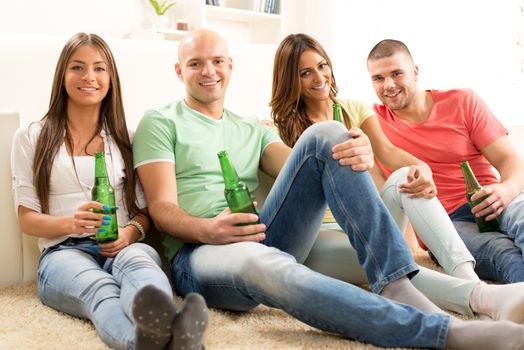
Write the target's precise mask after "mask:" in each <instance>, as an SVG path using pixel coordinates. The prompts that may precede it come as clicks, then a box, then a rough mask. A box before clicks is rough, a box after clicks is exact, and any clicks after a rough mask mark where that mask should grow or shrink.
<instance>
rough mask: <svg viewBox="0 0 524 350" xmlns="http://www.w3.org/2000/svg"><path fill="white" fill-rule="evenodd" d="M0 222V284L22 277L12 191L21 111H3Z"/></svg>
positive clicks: (21, 256)
mask: <svg viewBox="0 0 524 350" xmlns="http://www.w3.org/2000/svg"><path fill="white" fill-rule="evenodd" d="M0 124H1V125H2V127H1V128H0V164H3V166H2V167H0V193H2V196H0V222H1V223H2V244H0V266H2V268H1V269H0V286H7V285H11V284H15V283H19V282H22V280H23V268H24V265H23V253H22V234H21V233H20V228H19V226H18V221H17V217H16V214H15V209H14V206H13V197H12V192H11V166H10V164H11V160H10V159H11V142H12V140H13V135H14V133H15V131H16V129H17V128H18V127H19V125H20V117H19V115H18V113H12V112H0Z"/></svg>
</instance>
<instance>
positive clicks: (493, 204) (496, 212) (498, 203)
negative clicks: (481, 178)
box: [471, 183, 518, 221]
mask: <svg viewBox="0 0 524 350" xmlns="http://www.w3.org/2000/svg"><path fill="white" fill-rule="evenodd" d="M517 194H518V193H517V192H516V191H515V190H514V189H513V188H511V187H510V186H508V185H506V184H503V183H498V184H493V185H486V186H484V187H483V188H482V189H481V190H480V191H478V192H477V193H475V194H474V195H473V196H471V200H473V201H475V200H477V199H480V198H482V197H484V196H487V197H486V198H485V199H484V200H483V201H482V202H480V203H479V204H477V205H476V206H474V207H473V208H472V209H471V212H472V213H473V215H475V216H476V217H482V216H484V215H488V214H489V215H488V216H486V220H488V221H489V220H493V219H495V218H496V217H498V216H500V214H502V212H503V211H504V209H506V207H507V206H508V205H509V203H511V201H512V200H513V199H514V198H515V197H516V196H517Z"/></svg>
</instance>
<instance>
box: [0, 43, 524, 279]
mask: <svg viewBox="0 0 524 350" xmlns="http://www.w3.org/2000/svg"><path fill="white" fill-rule="evenodd" d="M66 40H67V38H66V37H50V36H13V35H0V52H2V55H0V67H2V69H3V70H2V84H0V97H1V98H0V123H1V125H2V127H1V128H0V162H1V164H3V166H2V167H0V191H1V193H3V195H2V196H1V197H0V222H1V223H2V226H3V227H4V229H3V230H2V240H1V244H0V266H1V269H0V286H6V285H12V284H16V283H22V282H29V281H33V280H34V279H35V276H36V266H37V261H38V256H39V252H38V249H37V246H36V239H35V238H34V237H29V236H27V235H23V234H22V233H21V232H20V229H19V228H18V222H17V218H16V215H15V211H14V210H15V208H14V205H13V202H12V197H11V174H10V169H9V164H10V161H9V158H10V148H11V140H12V135H13V133H14V131H15V130H16V128H17V127H18V126H20V125H27V124H28V123H30V122H31V121H34V120H37V119H40V118H41V117H42V116H43V115H44V113H45V112H46V108H47V105H48V103H49V94H50V89H51V82H52V78H53V73H54V69H55V65H56V61H57V59H58V55H59V53H60V50H61V48H62V47H63V45H64V43H65V42H66ZM108 42H109V44H110V46H111V48H112V50H113V53H114V55H115V58H116V61H117V65H118V70H119V73H120V78H121V82H122V87H123V98H124V104H125V110H126V116H127V120H128V126H129V127H130V128H131V129H134V128H135V127H136V125H137V123H138V121H139V120H140V118H141V116H142V114H143V112H144V111H145V110H146V109H148V108H151V107H154V106H159V105H162V104H165V103H168V102H170V101H172V100H174V99H179V98H182V97H183V96H184V87H183V85H182V83H180V82H178V79H177V78H176V75H175V73H174V69H173V65H174V62H175V61H176V54H177V43H176V42H172V41H137V40H122V39H112V40H111V39H110V40H108ZM274 50H275V47H274V46H272V45H253V44H244V45H238V46H235V45H232V46H230V54H231V56H232V57H233V62H234V72H233V76H232V79H231V83H230V87H229V89H228V96H227V99H226V101H227V103H226V106H227V107H228V108H230V109H231V110H233V111H235V112H238V113H240V114H245V115H258V116H259V117H268V112H269V109H268V106H267V103H268V101H269V97H270V92H271V73H272V65H273V55H274ZM511 131H512V134H511V135H512V137H513V138H514V140H515V142H517V143H519V149H520V150H524V126H512V127H511ZM513 131H514V132H513ZM263 185H264V186H261V188H267V186H268V185H269V184H268V181H267V179H264V181H263ZM259 193H263V191H262V192H259ZM346 249H347V238H345V237H343V236H342V235H336V234H334V233H333V232H323V233H322V234H321V237H320V239H319V240H317V243H316V245H315V247H314V250H313V251H312V252H311V254H310V256H309V257H308V260H307V261H306V264H307V265H308V266H310V267H312V268H314V269H316V270H318V271H320V272H329V274H330V275H332V276H334V277H339V278H342V279H344V276H345V275H344V274H343V271H342V269H341V271H332V270H331V271H327V270H326V268H327V266H328V264H327V261H326V258H328V257H330V258H336V257H341V256H342V257H343V259H344V261H341V262H340V266H344V265H345V266H346V267H347V266H348V259H353V260H354V259H356V258H355V256H347V254H346V253H344V254H336V253H335V254H333V252H334V251H335V250H339V251H344V252H345V251H346ZM328 251H329V252H328ZM350 265H351V264H350ZM344 272H345V273H346V276H347V274H348V273H350V274H351V273H352V272H349V271H347V270H345V271H344ZM362 278H364V277H363V276H362ZM354 280H355V279H354Z"/></svg>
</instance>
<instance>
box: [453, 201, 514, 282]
mask: <svg viewBox="0 0 524 350" xmlns="http://www.w3.org/2000/svg"><path fill="white" fill-rule="evenodd" d="M450 217H451V220H452V221H453V225H455V228H456V229H457V232H458V233H459V235H460V237H461V238H462V240H463V241H464V243H465V244H466V247H468V249H469V251H470V252H471V254H473V257H474V258H475V260H476V261H477V264H476V265H475V271H476V272H477V274H478V275H479V277H480V278H482V279H487V280H493V281H498V282H501V283H515V282H522V281H524V260H523V253H522V252H523V249H522V248H523V247H524V193H521V194H519V195H518V196H517V197H516V198H515V199H514V200H513V201H512V202H511V203H510V205H509V206H508V207H506V209H505V210H504V211H503V212H502V215H501V216H500V217H499V219H498V220H499V224H500V229H501V231H502V232H483V233H480V232H479V229H478V226H477V224H476V223H475V218H474V217H473V214H472V213H471V208H470V207H469V205H468V204H467V203H466V204H464V205H463V206H461V207H460V208H458V209H457V210H455V211H454V212H453V213H451V214H450Z"/></svg>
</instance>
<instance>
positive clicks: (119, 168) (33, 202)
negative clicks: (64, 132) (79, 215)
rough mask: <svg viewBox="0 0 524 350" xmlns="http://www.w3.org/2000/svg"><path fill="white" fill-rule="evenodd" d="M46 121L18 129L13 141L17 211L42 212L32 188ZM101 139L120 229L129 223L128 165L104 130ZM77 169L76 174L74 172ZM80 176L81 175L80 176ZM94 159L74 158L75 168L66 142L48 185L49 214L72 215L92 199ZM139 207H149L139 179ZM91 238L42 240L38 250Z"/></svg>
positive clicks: (57, 158)
mask: <svg viewBox="0 0 524 350" xmlns="http://www.w3.org/2000/svg"><path fill="white" fill-rule="evenodd" d="M42 125H43V122H42V121H40V122H36V123H33V124H30V125H29V126H27V127H21V128H19V129H18V130H17V131H16V133H15V135H14V138H13V144H12V150H11V172H12V180H13V183H12V191H13V198H14V203H15V212H16V213H18V207H19V206H20V205H21V206H24V207H26V208H29V209H32V210H34V211H36V212H42V208H41V206H40V201H39V200H38V196H37V194H36V189H35V187H34V185H33V160H34V155H35V147H36V142H37V140H38V135H39V134H40V131H41V129H42ZM100 136H101V137H102V139H103V141H104V152H105V159H106V168H107V175H108V177H109V182H110V183H111V185H112V186H113V188H114V189H115V199H116V205H117V206H118V207H119V210H118V211H117V220H118V224H119V226H125V225H126V224H127V223H128V221H129V212H128V210H127V207H126V206H125V205H124V196H123V195H124V180H125V166H124V161H123V159H122V154H121V153H120V150H119V149H118V147H117V145H116V143H115V142H114V140H113V139H112V138H111V136H110V135H107V134H106V132H105V131H104V130H102V131H101V133H100ZM75 167H76V173H75ZM77 174H78V176H77ZM94 174H95V157H92V156H85V157H74V166H73V161H72V159H71V156H70V155H69V154H68V152H67V149H66V146H65V143H63V144H62V146H60V149H59V150H58V153H57V154H56V156H55V160H54V162H53V167H52V169H51V180H50V186H49V214H50V215H54V216H69V215H73V214H74V212H75V211H76V210H77V208H78V207H79V206H80V205H81V204H82V203H85V202H87V201H90V200H91V188H92V187H93V186H94V180H95V176H94ZM136 192H137V199H138V204H139V205H138V206H139V207H140V208H143V207H145V206H146V203H145V197H144V194H143V191H142V189H141V187H140V185H139V183H138V179H137V191H136ZM89 235H92V234H90V233H85V234H69V235H65V236H58V237H53V238H39V240H38V247H39V248H40V250H41V251H42V250H44V249H45V248H47V247H50V246H53V245H55V244H58V243H60V242H62V241H64V240H66V239H67V238H68V237H86V236H89Z"/></svg>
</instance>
